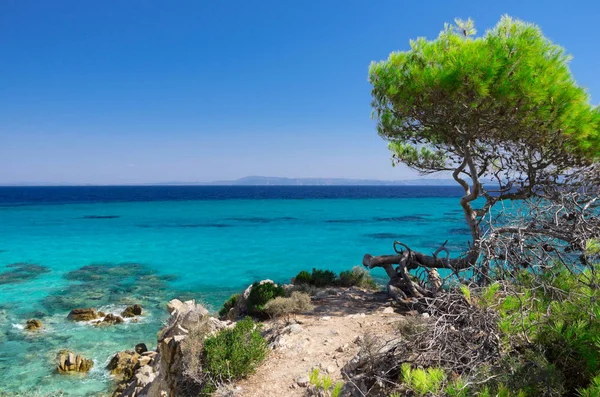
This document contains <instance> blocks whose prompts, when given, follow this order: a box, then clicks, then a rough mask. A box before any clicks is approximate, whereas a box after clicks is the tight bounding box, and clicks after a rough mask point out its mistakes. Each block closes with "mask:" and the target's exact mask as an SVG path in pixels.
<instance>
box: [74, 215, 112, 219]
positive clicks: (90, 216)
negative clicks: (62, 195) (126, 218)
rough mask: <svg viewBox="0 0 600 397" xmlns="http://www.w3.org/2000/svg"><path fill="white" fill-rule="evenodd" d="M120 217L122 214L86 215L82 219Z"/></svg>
mask: <svg viewBox="0 0 600 397" xmlns="http://www.w3.org/2000/svg"><path fill="white" fill-rule="evenodd" d="M120 217H121V216H120V215H85V216H82V217H81V218H80V219H117V218H120Z"/></svg>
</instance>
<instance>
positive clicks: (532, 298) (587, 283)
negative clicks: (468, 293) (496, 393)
mask: <svg viewBox="0 0 600 397" xmlns="http://www.w3.org/2000/svg"><path fill="white" fill-rule="evenodd" d="M598 270H599V269H598V266H592V267H591V268H588V269H585V270H581V269H567V268H564V267H562V268H561V267H559V268H558V269H553V270H552V271H547V272H546V273H542V274H539V275H535V276H534V275H533V274H531V273H529V274H528V275H523V276H522V277H520V278H519V280H518V281H517V285H516V287H515V288H516V291H514V292H512V293H510V294H497V296H496V300H497V302H498V304H497V306H495V307H496V310H498V312H499V315H500V320H499V328H500V330H501V331H502V334H503V345H504V349H505V350H506V351H518V352H519V355H518V356H514V355H513V357H512V358H511V360H510V361H509V360H506V362H505V364H506V368H509V369H510V372H512V373H513V376H511V377H510V378H511V379H507V380H506V384H507V385H508V386H511V383H512V387H511V389H513V390H516V389H519V390H522V391H524V392H526V395H528V396H534V395H540V393H541V394H543V393H544V390H545V389H547V387H548V385H549V384H551V385H552V389H553V390H554V392H555V393H556V394H555V395H561V394H562V393H564V394H566V395H573V394H574V393H575V391H576V390H586V388H589V387H591V389H590V390H593V387H594V385H593V383H594V382H595V380H596V378H597V377H598V376H599V375H600V288H599V287H600V274H599V273H598ZM487 299H488V300H490V301H491V300H492V299H491V298H489V297H488V298H487Z"/></svg>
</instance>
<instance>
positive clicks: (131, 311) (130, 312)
mask: <svg viewBox="0 0 600 397" xmlns="http://www.w3.org/2000/svg"><path fill="white" fill-rule="evenodd" d="M141 315H142V305H137V304H136V305H133V306H128V307H127V308H126V309H125V310H123V312H122V313H121V316H123V317H135V316H141Z"/></svg>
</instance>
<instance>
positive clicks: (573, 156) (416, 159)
mask: <svg viewBox="0 0 600 397" xmlns="http://www.w3.org/2000/svg"><path fill="white" fill-rule="evenodd" d="M457 24H458V27H453V26H449V25H446V27H445V29H444V30H443V31H442V32H441V33H440V35H439V37H438V38H437V39H435V40H431V41H428V40H426V39H425V38H419V39H417V40H412V41H411V42H410V50H408V51H402V52H394V53H392V54H391V55H390V56H389V58H388V60H387V61H381V62H377V63H372V64H371V66H370V70H369V81H370V82H371V84H372V85H373V89H372V95H373V103H372V105H373V109H374V112H373V114H374V117H375V119H376V120H377V123H378V125H377V128H378V131H379V134H380V135H381V136H382V137H384V138H385V139H387V140H389V141H390V149H391V150H392V152H393V154H394V158H395V159H396V161H400V162H403V163H405V164H407V165H408V166H409V167H412V168H414V169H417V170H419V171H420V172H423V173H428V172H435V171H442V170H448V171H454V170H456V168H457V166H458V165H460V163H461V162H462V160H463V159H464V158H465V157H471V158H472V159H473V161H474V162H475V163H476V165H478V167H477V168H478V172H479V173H480V174H481V175H487V176H490V177H491V176H493V175H495V174H494V173H495V172H498V169H499V168H501V169H503V170H504V171H505V173H504V174H503V175H502V177H503V179H505V180H506V179H511V177H510V173H509V170H510V171H512V172H520V171H525V170H526V168H527V166H528V165H535V166H536V167H537V168H540V167H544V166H545V165H546V164H549V163H553V164H552V165H553V166H558V167H559V168H563V167H565V168H566V167H570V166H573V165H578V164H580V163H581V162H585V161H590V159H591V160H593V159H598V158H599V157H600V110H599V108H597V107H593V106H591V104H590V97H589V95H588V94H587V92H586V91H585V90H584V89H583V88H581V87H579V86H578V85H577V84H576V82H575V80H574V79H573V76H572V75H571V73H570V70H569V67H568V61H569V59H570V58H569V56H568V55H567V54H566V53H565V51H564V49H563V48H561V47H560V46H558V45H556V44H553V43H552V42H551V41H550V40H548V39H547V38H546V37H544V35H543V34H542V32H541V30H540V29H539V28H538V27H537V26H535V25H532V24H529V23H525V22H522V21H518V20H513V19H511V18H510V17H507V16H505V17H502V19H501V20H500V22H499V23H498V24H497V25H496V27H494V28H493V29H491V30H489V31H487V32H486V33H485V34H484V35H483V36H481V37H474V36H473V34H474V33H475V30H474V28H473V23H472V21H470V20H469V21H466V22H463V21H460V20H457ZM467 155H468V156H467ZM524 155H526V156H528V157H530V160H529V161H524V162H523V164H518V163H515V164H513V163H511V162H510V158H511V157H513V156H516V157H517V158H519V157H524ZM528 163H530V164H528ZM561 166H562V167H561ZM544 168H545V167H544Z"/></svg>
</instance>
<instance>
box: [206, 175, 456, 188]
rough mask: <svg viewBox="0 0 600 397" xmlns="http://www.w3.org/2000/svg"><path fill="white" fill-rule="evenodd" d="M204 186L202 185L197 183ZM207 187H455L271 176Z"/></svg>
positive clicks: (432, 181)
mask: <svg viewBox="0 0 600 397" xmlns="http://www.w3.org/2000/svg"><path fill="white" fill-rule="evenodd" d="M199 184H200V185H204V183H199ZM208 184H209V185H230V186H231V185H236V186H269V185H271V186H446V185H455V184H456V182H455V181H454V180H453V179H424V178H422V179H407V180H379V179H351V178H282V177H273V176H246V177H244V178H239V179H235V180H231V181H215V182H211V183H208Z"/></svg>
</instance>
